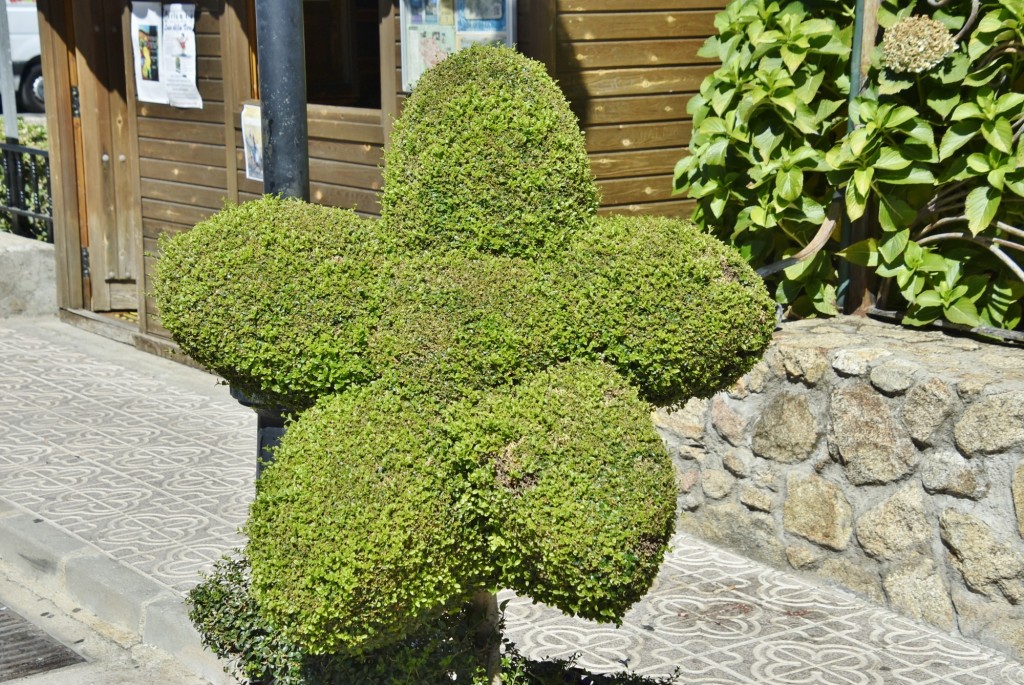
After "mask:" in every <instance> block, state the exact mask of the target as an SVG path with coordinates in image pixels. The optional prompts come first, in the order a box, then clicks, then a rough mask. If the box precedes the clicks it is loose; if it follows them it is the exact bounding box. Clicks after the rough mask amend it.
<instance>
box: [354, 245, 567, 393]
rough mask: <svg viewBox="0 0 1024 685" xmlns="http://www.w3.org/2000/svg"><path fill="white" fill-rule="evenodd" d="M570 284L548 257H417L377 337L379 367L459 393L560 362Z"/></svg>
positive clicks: (373, 349) (397, 283) (374, 349)
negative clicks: (540, 260) (564, 297)
mask: <svg viewBox="0 0 1024 685" xmlns="http://www.w3.org/2000/svg"><path fill="white" fill-rule="evenodd" d="M562 289H564V285H563V284H562V283H561V282H560V281H559V279H558V274H557V271H555V270H553V269H551V268H549V265H547V264H543V263H535V262H527V261H523V260H519V259H514V258H507V257H496V256H493V255H480V256H477V257H465V256H462V255H459V254H457V253H449V254H447V255H443V256H442V255H438V254H430V255H424V256H422V257H419V258H408V259H407V260H405V262H404V263H403V264H402V266H401V267H400V268H399V269H398V270H397V271H396V273H395V275H394V277H393V280H392V282H391V287H390V289H389V291H388V296H387V298H386V304H385V306H384V313H383V315H382V319H381V321H380V324H379V325H378V326H377V327H376V329H375V330H374V332H373V334H372V335H371V337H370V355H371V358H372V359H373V362H374V365H375V368H376V369H377V371H378V373H380V374H382V375H384V376H386V378H387V380H388V382H389V383H391V385H392V386H393V387H395V388H402V391H403V392H407V393H420V394H427V395H430V396H433V397H435V398H438V399H443V400H455V399H459V398H461V397H463V396H465V395H466V394H468V393H470V392H473V391H476V390H482V389H486V388H491V387H496V386H501V385H506V384H508V383H511V382H514V381H517V380H519V379H520V378H522V377H523V376H524V375H526V374H528V373H530V372H533V371H537V370H540V369H543V368H546V367H548V366H550V365H552V364H554V363H555V362H556V361H558V360H559V359H560V358H561V357H562V356H563V355H564V354H565V349H566V347H567V342H566V337H567V336H568V335H569V329H568V321H567V318H566V316H565V312H564V308H563V307H561V306H560V304H559V302H560V300H559V297H560V296H561V295H560V293H561V292H562Z"/></svg>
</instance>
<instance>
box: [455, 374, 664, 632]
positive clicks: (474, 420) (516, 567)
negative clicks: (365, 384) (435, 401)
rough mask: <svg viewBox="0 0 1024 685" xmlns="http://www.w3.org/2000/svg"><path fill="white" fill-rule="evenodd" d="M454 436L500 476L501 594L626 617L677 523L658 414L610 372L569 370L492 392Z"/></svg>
mask: <svg viewBox="0 0 1024 685" xmlns="http://www.w3.org/2000/svg"><path fill="white" fill-rule="evenodd" d="M455 430H456V432H457V433H459V434H461V435H460V437H459V439H458V440H457V442H456V448H455V451H456V453H457V454H459V455H460V456H462V455H464V454H466V455H478V458H482V459H483V460H484V463H485V464H486V465H487V468H488V469H489V471H490V472H491V473H492V474H493V475H492V480H491V483H492V484H493V485H492V487H493V491H492V492H490V493H487V492H485V493H484V496H485V497H488V498H490V499H492V500H493V502H494V505H493V510H494V511H495V512H496V513H497V518H496V520H495V522H494V523H493V526H492V530H493V532H492V535H491V537H490V540H489V547H490V549H491V550H493V553H494V560H495V562H496V563H497V564H498V567H499V572H500V579H501V582H502V583H503V584H504V586H506V587H511V588H512V589H514V590H516V591H518V592H521V593H524V594H526V595H529V596H530V597H532V598H533V599H535V600H538V601H541V602H545V603H548V604H550V605H552V606H555V607H558V608H559V609H561V610H562V611H564V612H566V613H569V614H573V615H575V616H582V617H584V618H588V619H593V620H598V621H619V620H621V618H622V615H623V614H624V613H625V612H626V609H628V608H629V607H630V606H632V605H633V604H634V603H635V602H637V601H638V600H639V599H640V598H641V597H642V596H643V595H644V594H645V593H646V592H647V588H649V587H650V584H651V582H653V580H654V576H655V575H656V574H657V572H658V568H659V566H660V565H661V559H662V556H663V555H664V552H665V548H666V545H667V543H668V538H669V536H670V535H671V534H672V530H673V526H674V523H675V497H676V491H675V478H674V472H673V469H672V464H671V462H670V461H669V458H668V455H667V454H666V453H665V448H664V446H663V445H662V443H661V439H660V438H659V437H658V435H657V433H655V432H654V427H653V425H652V423H651V419H650V406H649V405H648V404H646V403H645V402H642V401H641V400H640V399H639V398H638V397H637V394H636V390H635V389H634V388H632V387H630V386H629V384H627V383H626V381H625V379H623V378H622V376H620V375H619V374H618V373H617V372H616V371H615V370H614V369H613V368H612V367H610V366H608V365H606V364H603V363H600V362H570V363H568V364H565V365H562V366H558V367H555V368H552V369H550V370H548V371H542V372H540V373H537V374H535V375H533V376H532V377H530V378H528V379H527V380H525V381H524V382H523V383H522V384H521V385H519V386H517V387H515V388H513V389H510V390H508V391H505V392H499V393H491V394H488V395H486V396H485V397H484V398H483V400H482V401H481V402H480V403H479V404H477V405H474V406H472V407H470V408H469V409H468V410H467V411H466V413H465V417H464V418H463V419H462V422H461V423H459V424H457V427H456V429H455ZM467 460H471V459H468V458H467Z"/></svg>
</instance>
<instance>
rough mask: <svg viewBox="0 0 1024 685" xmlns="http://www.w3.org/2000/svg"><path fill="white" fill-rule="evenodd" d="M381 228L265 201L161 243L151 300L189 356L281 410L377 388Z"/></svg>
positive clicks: (231, 209)
mask: <svg viewBox="0 0 1024 685" xmlns="http://www.w3.org/2000/svg"><path fill="white" fill-rule="evenodd" d="M380 245H381V244H380V240H379V235H378V223H377V222H376V221H371V220H369V219H363V218H360V217H359V216H357V215H356V214H355V213H353V212H351V211H348V210H342V209H336V208H333V207H325V206H322V205H314V204H308V203H305V202H301V201H299V200H284V199H280V198H276V197H271V196H267V197H264V198H262V199H259V200H255V201H252V202H247V203H245V204H241V205H229V206H227V207H225V208H224V209H223V210H222V211H220V212H218V213H217V214H215V215H213V216H212V217H210V218H209V219H207V220H206V221H203V222H201V223H199V224H198V225H196V226H195V228H193V229H192V230H190V231H187V232H185V233H180V234H177V235H175V236H174V237H164V238H162V239H161V241H160V251H161V253H162V254H161V257H160V260H159V261H158V262H157V267H156V284H155V286H154V288H153V294H154V296H155V297H156V302H157V307H158V309H159V311H160V320H161V323H162V324H163V326H164V327H165V328H166V329H167V330H168V331H170V333H171V335H172V336H173V337H174V339H175V341H177V343H178V344H179V345H180V346H181V348H182V350H183V351H184V352H185V353H186V354H188V355H189V356H190V357H192V358H193V359H194V360H196V361H197V362H199V363H200V364H202V365H204V366H206V367H207V368H208V369H210V370H211V371H213V372H215V373H217V374H219V375H221V376H223V377H224V379H225V380H227V381H228V382H230V383H231V385H232V387H234V388H236V389H238V390H241V391H243V392H245V393H247V394H250V395H255V396H259V397H260V398H261V399H262V401H264V402H266V403H267V404H276V405H279V406H280V407H282V408H285V409H297V408H303V407H306V406H309V405H311V404H312V403H313V402H314V401H315V399H316V398H317V397H318V396H320V395H323V394H328V393H333V392H338V391H341V390H344V389H345V388H346V387H348V386H349V385H352V384H360V383H365V382H367V381H368V380H370V379H371V370H370V367H369V364H368V362H367V360H366V356H365V347H366V337H367V335H368V331H369V329H370V328H371V326H372V325H373V322H374V321H375V319H376V316H377V310H378V308H379V293H380V292H381V291H382V288H383V286H382V285H381V284H382V283H383V282H385V281H386V278H385V276H384V274H385V272H386V269H384V268H382V265H383V264H384V262H385V259H384V256H383V255H384V252H383V249H382V248H381V246H380Z"/></svg>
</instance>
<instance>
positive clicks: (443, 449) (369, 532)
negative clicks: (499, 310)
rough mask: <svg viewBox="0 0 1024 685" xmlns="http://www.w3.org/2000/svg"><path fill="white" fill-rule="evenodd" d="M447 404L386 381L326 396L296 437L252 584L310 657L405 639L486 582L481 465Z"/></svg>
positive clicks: (290, 435)
mask: <svg viewBox="0 0 1024 685" xmlns="http://www.w3.org/2000/svg"><path fill="white" fill-rule="evenodd" d="M449 452H450V440H449V438H448V436H447V435H446V433H445V431H444V430H443V425H442V421H441V416H440V413H439V409H438V407H436V406H434V405H431V404H429V403H428V402H426V401H423V400H422V399H421V400H420V401H418V402H416V403H410V402H409V401H407V400H405V399H403V398H402V397H401V396H399V395H397V394H395V393H393V392H391V391H389V390H388V389H387V388H386V387H385V386H384V385H383V384H374V385H370V386H367V387H365V388H353V389H351V390H349V391H347V392H345V393H341V394H339V395H332V396H329V397H325V398H323V399H322V400H321V401H320V402H318V403H317V404H316V405H315V406H314V407H313V408H311V409H309V410H308V411H306V412H304V413H303V414H302V415H301V416H300V417H299V418H298V419H297V420H296V421H295V422H293V423H292V425H291V426H290V427H289V429H288V432H287V433H286V434H285V436H284V438H283V439H282V441H281V444H280V446H279V447H278V449H277V451H276V453H275V462H274V464H273V465H272V466H270V467H269V468H268V469H267V470H266V471H265V472H264V474H263V476H262V477H261V478H260V480H259V481H258V485H257V496H256V500H255V502H254V503H253V505H252V508H251V510H250V513H249V520H248V523H247V524H246V528H245V531H246V533H247V535H248V536H249V544H248V547H247V554H248V556H249V559H250V561H251V564H252V589H253V595H254V596H255V597H256V599H257V601H258V602H259V604H260V608H261V610H262V611H263V612H264V614H265V615H266V616H267V619H268V620H269V621H270V622H271V623H272V624H274V625H277V626H280V629H281V633H282V635H283V636H284V637H285V638H286V639H288V640H289V641H292V642H294V643H295V644H298V645H300V646H301V648H302V649H303V650H304V651H306V652H308V653H310V654H329V653H349V654H357V653H360V652H363V651H365V650H368V649H375V648H379V647H383V646H386V645H388V644H392V643H394V642H396V641H398V640H400V639H402V638H403V637H405V636H406V635H408V634H409V633H410V631H413V630H414V629H415V628H416V626H417V625H418V624H419V623H420V622H421V621H422V620H424V619H426V618H429V617H430V616H431V615H435V614H437V613H439V612H440V611H441V610H442V609H445V608H451V606H452V605H453V603H458V602H459V601H460V600H464V599H466V598H468V597H469V596H470V593H471V591H472V590H474V589H476V588H477V587H478V586H479V585H481V584H483V583H484V581H483V580H481V578H482V576H483V575H484V574H485V573H486V571H487V568H488V563H489V562H488V561H487V555H486V550H485V545H484V536H483V531H484V526H482V525H481V523H480V521H479V512H478V510H477V509H476V508H475V507H474V505H473V500H472V497H471V495H472V492H471V490H472V481H473V478H472V471H473V468H474V464H472V463H469V464H466V463H460V462H459V461H457V460H453V459H451V458H450V456H449Z"/></svg>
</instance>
